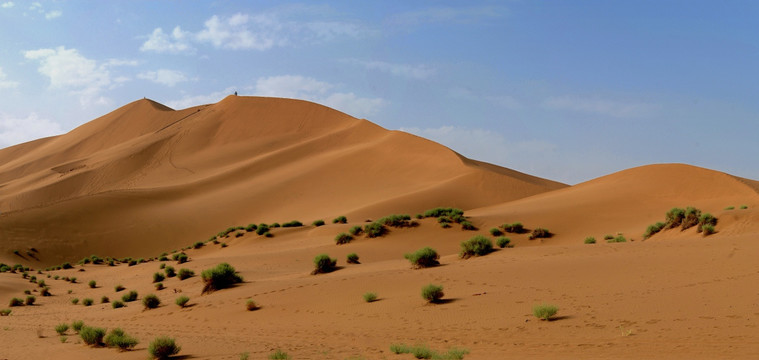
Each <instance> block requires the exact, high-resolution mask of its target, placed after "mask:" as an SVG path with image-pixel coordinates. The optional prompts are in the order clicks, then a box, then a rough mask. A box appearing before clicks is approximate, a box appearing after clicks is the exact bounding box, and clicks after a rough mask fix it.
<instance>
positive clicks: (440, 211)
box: [424, 207, 464, 218]
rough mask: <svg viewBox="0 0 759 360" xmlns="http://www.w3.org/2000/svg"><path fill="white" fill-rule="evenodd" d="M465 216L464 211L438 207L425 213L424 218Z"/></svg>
mask: <svg viewBox="0 0 759 360" xmlns="http://www.w3.org/2000/svg"><path fill="white" fill-rule="evenodd" d="M463 215H464V211H462V210H461V209H456V208H443V207H438V208H434V209H430V210H427V211H425V212H424V217H434V218H439V217H442V216H447V217H454V216H463Z"/></svg>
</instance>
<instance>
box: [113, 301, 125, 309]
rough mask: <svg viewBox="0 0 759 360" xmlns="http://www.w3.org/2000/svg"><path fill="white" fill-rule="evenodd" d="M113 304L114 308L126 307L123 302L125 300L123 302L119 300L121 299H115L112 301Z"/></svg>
mask: <svg viewBox="0 0 759 360" xmlns="http://www.w3.org/2000/svg"><path fill="white" fill-rule="evenodd" d="M111 306H112V307H113V308H114V309H118V308H122V307H124V303H123V302H121V301H119V300H114V301H113V302H112V303H111Z"/></svg>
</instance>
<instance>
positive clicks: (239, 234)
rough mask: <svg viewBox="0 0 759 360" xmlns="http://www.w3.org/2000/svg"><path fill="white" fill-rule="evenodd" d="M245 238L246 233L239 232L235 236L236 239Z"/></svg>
mask: <svg viewBox="0 0 759 360" xmlns="http://www.w3.org/2000/svg"><path fill="white" fill-rule="evenodd" d="M243 236H245V233H244V232H242V231H241V232H238V233H237V234H235V237H236V238H239V237H243Z"/></svg>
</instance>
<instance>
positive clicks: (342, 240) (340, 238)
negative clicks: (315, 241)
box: [335, 233, 353, 245]
mask: <svg viewBox="0 0 759 360" xmlns="http://www.w3.org/2000/svg"><path fill="white" fill-rule="evenodd" d="M351 240H353V236H351V235H350V234H347V233H340V234H337V236H335V244H337V245H342V244H347V243H349V242H351Z"/></svg>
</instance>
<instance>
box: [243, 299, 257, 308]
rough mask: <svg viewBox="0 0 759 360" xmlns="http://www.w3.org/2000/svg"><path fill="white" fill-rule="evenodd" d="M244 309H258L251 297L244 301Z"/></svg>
mask: <svg viewBox="0 0 759 360" xmlns="http://www.w3.org/2000/svg"><path fill="white" fill-rule="evenodd" d="M245 309H246V310H248V311H253V310H258V304H256V302H255V301H253V299H248V300H247V301H246V302H245Z"/></svg>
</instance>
